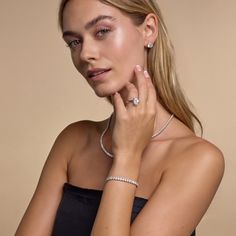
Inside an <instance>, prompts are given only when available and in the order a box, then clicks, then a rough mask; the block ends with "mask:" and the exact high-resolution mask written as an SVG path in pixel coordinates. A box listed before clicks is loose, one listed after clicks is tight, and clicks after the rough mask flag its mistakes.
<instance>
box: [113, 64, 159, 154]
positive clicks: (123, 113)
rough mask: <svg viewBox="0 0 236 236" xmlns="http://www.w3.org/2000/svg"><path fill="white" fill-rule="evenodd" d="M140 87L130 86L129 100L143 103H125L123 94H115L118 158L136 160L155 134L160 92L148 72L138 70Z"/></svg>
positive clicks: (116, 151)
mask: <svg viewBox="0 0 236 236" xmlns="http://www.w3.org/2000/svg"><path fill="white" fill-rule="evenodd" d="M135 79H136V81H135V82H136V84H137V87H136V86H135V85H134V84H132V83H130V82H129V83H128V84H127V85H126V89H127V91H128V99H132V98H134V97H137V98H139V100H140V103H139V104H138V106H134V105H133V104H132V102H128V103H126V102H124V101H123V99H122V97H121V95H120V94H119V93H116V94H114V95H113V103H114V111H115V124H114V129H113V134H112V152H113V154H114V157H115V158H116V157H117V156H119V158H122V156H123V158H132V157H133V158H134V157H136V156H138V157H140V158H141V156H142V152H143V151H144V149H145V147H146V146H147V144H148V143H149V141H150V139H151V136H152V134H153V129H154V122H155V117H156V91H155V88H154V86H153V84H152V82H151V79H150V77H149V75H148V74H147V73H144V71H143V70H142V69H141V67H140V66H139V67H137V66H136V67H135Z"/></svg>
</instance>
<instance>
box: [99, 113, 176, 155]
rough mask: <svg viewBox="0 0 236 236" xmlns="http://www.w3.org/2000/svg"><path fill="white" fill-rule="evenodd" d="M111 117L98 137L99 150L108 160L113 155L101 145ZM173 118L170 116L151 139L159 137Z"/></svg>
mask: <svg viewBox="0 0 236 236" xmlns="http://www.w3.org/2000/svg"><path fill="white" fill-rule="evenodd" d="M111 117H112V115H111V116H110V118H109V121H108V123H107V127H106V128H105V129H104V131H103V132H102V135H101V137H100V146H101V149H102V150H103V152H104V153H105V154H106V155H107V156H109V157H110V158H114V155H113V154H112V153H110V152H108V151H107V150H106V148H105V147H104V145H103V136H104V135H105V133H106V132H107V130H108V128H109V126H110V123H111ZM173 117H174V114H172V115H171V116H170V118H169V119H168V120H167V121H166V123H165V124H164V125H163V127H162V128H161V129H160V130H158V131H157V132H156V133H155V134H153V135H152V137H151V138H154V137H157V136H159V135H160V134H161V133H162V132H163V131H164V130H165V129H166V128H167V126H168V125H169V123H170V122H171V120H172V119H173Z"/></svg>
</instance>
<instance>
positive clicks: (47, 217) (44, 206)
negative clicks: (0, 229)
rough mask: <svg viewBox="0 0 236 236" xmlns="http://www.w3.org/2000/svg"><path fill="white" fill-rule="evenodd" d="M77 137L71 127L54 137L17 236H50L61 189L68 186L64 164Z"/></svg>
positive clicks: (71, 151)
mask: <svg viewBox="0 0 236 236" xmlns="http://www.w3.org/2000/svg"><path fill="white" fill-rule="evenodd" d="M77 136H78V130H77V128H76V127H75V125H73V124H72V125H69V126H68V127H67V128H65V129H64V130H63V131H62V132H61V134H60V135H59V136H58V137H57V139H56V141H55V143H54V145H53V147H52V149H51V151H50V153H49V156H48V158H47V160H46V162H45V164H44V167H43V170H42V173H41V176H40V179H39V183H38V185H37V188H36V190H35V193H34V195H33V197H32V199H31V201H30V203H29V206H28V208H27V210H26V212H25V214H24V216H23V218H22V220H21V222H20V224H19V226H18V229H17V231H16V233H15V235H16V236H32V235H34V236H36V235H39V236H47V235H48V236H49V235H51V231H52V227H53V223H54V218H55V215H56V211H57V207H58V205H59V202H60V200H61V195H62V187H63V184H64V183H65V182H67V164H68V162H69V160H70V158H71V156H72V154H73V150H74V147H75V144H76V143H77V142H78V138H77Z"/></svg>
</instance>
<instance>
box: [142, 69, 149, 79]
mask: <svg viewBox="0 0 236 236" xmlns="http://www.w3.org/2000/svg"><path fill="white" fill-rule="evenodd" d="M143 73H144V76H145V78H147V79H148V78H149V74H148V72H147V71H146V70H145V71H144V72H143Z"/></svg>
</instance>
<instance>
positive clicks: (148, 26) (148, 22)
mask: <svg viewBox="0 0 236 236" xmlns="http://www.w3.org/2000/svg"><path fill="white" fill-rule="evenodd" d="M157 36H158V19H157V16H156V15H155V14H153V13H150V14H148V15H147V16H146V18H145V20H144V22H143V37H144V43H145V45H144V46H145V47H147V45H148V44H149V43H152V44H154V43H155V41H156V39H157Z"/></svg>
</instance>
